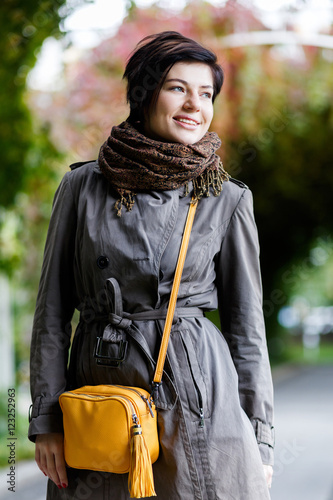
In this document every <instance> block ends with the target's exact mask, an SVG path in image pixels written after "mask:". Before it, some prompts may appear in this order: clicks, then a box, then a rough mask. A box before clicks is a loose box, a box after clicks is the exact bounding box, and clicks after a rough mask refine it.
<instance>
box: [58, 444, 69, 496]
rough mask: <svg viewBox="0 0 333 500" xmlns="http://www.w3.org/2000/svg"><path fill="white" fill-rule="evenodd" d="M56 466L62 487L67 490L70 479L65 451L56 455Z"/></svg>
mask: <svg viewBox="0 0 333 500" xmlns="http://www.w3.org/2000/svg"><path fill="white" fill-rule="evenodd" d="M55 465H56V469H57V473H58V477H59V481H60V484H61V486H62V487H63V488H67V486H68V478H67V470H66V463H65V459H64V453H63V450H61V451H59V452H58V453H56V454H55Z"/></svg>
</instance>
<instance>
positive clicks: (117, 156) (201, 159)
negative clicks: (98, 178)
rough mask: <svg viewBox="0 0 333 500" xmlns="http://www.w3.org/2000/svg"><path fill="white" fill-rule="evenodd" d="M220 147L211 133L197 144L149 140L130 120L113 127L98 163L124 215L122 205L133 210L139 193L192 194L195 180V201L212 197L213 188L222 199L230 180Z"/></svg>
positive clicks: (117, 208) (216, 136)
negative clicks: (190, 185) (218, 152)
mask: <svg viewBox="0 0 333 500" xmlns="http://www.w3.org/2000/svg"><path fill="white" fill-rule="evenodd" d="M220 145H221V141H220V139H219V137H218V135H217V134H215V132H207V133H206V134H205V136H204V137H203V138H202V139H201V140H200V141H199V142H197V143H195V144H190V145H184V144H180V143H170V142H161V141H156V140H154V139H149V138H148V137H146V136H145V135H143V134H141V133H140V132H139V131H138V130H137V129H136V128H134V127H133V126H132V125H131V124H130V123H129V122H127V121H125V122H123V123H121V124H120V125H119V126H117V127H113V128H112V130H111V135H110V136H109V138H108V139H107V141H106V142H105V143H104V144H103V145H102V147H101V149H100V152H99V157H98V163H99V167H100V169H101V172H102V173H103V175H104V176H105V177H106V178H107V180H108V181H109V182H110V184H111V185H112V187H113V188H114V189H115V190H116V191H117V192H118V193H119V195H120V197H119V199H118V201H117V202H116V204H115V208H116V210H117V214H118V216H121V209H122V205H124V206H125V207H126V208H127V210H131V209H132V207H133V205H134V196H135V194H136V193H137V192H139V191H149V190H154V191H158V190H169V189H178V188H179V187H180V186H184V187H185V193H186V194H188V193H189V190H188V183H189V182H190V181H192V183H193V196H194V198H195V199H197V200H199V199H200V198H202V197H203V196H209V189H210V187H211V188H212V190H213V193H214V195H215V196H218V195H219V194H220V193H221V191H222V184H223V181H225V180H228V178H229V175H228V174H227V172H226V171H225V170H224V169H223V166H222V163H221V160H220V158H219V156H217V155H216V154H215V151H216V150H217V149H218V148H219V147H220Z"/></svg>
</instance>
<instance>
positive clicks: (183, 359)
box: [173, 330, 210, 427]
mask: <svg viewBox="0 0 333 500" xmlns="http://www.w3.org/2000/svg"><path fill="white" fill-rule="evenodd" d="M173 345H174V348H175V353H176V356H177V359H178V365H179V369H180V372H181V377H182V381H183V384H184V386H185V390H186V395H187V399H188V405H189V408H190V410H191V413H192V415H193V418H192V420H193V421H198V423H199V426H201V427H203V426H204V419H205V418H208V417H210V408H209V400H208V393H207V386H206V383H205V380H204V375H203V373H202V370H201V368H200V363H199V360H198V357H197V354H196V349H195V346H194V343H193V340H192V336H191V331H190V330H179V331H174V332H173Z"/></svg>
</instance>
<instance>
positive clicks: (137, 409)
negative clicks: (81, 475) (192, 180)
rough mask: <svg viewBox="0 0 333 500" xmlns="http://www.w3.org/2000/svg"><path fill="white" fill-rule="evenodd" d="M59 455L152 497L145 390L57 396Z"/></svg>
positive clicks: (152, 448)
mask: <svg viewBox="0 0 333 500" xmlns="http://www.w3.org/2000/svg"><path fill="white" fill-rule="evenodd" d="M196 206H197V202H193V201H191V203H190V207H189V211H188V215H187V219H186V224H185V229H184V234H183V238H182V243H181V247H180V251H179V256H178V261H177V267H176V271H175V276H174V281H173V286H172V290H171V295H170V301H169V306H168V310H167V315H166V320H165V325H164V331H163V337H162V341H161V347H160V351H159V356H158V360H157V364H156V369H155V374H154V379H153V386H155V387H158V385H159V384H160V383H161V380H162V374H163V367H164V362H165V357H166V352H167V348H168V342H169V337H170V331H171V326H172V321H173V317H174V313H175V308H176V302H177V295H178V290H179V285H180V280H181V275H182V272H183V267H184V262H185V257H186V252H187V247H188V242H189V238H190V233H191V229H192V224H193V219H194V214H195V210H196ZM59 402H60V406H61V409H62V412H63V424H64V451H65V460H66V463H67V465H68V466H69V467H73V468H76V469H89V470H95V471H103V472H113V473H116V474H123V473H127V472H128V473H129V475H128V486H129V491H130V495H131V497H132V498H143V497H150V496H156V493H155V489H154V480H153V471H152V463H154V462H155V461H156V460H157V458H158V455H159V440H158V429H157V412H156V407H155V404H154V401H153V399H152V396H151V395H150V394H149V393H148V392H147V391H146V390H144V389H141V388H138V387H126V386H120V385H97V386H84V387H80V388H79V389H75V390H73V391H67V392H64V393H63V394H61V396H60V398H59Z"/></svg>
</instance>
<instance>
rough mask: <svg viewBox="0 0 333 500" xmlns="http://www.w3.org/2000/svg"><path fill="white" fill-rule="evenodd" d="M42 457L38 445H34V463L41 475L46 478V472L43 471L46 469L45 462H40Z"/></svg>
mask: <svg viewBox="0 0 333 500" xmlns="http://www.w3.org/2000/svg"><path fill="white" fill-rule="evenodd" d="M41 457H42V455H41V452H40V448H39V446H38V445H36V448H35V461H36V463H37V465H38V467H39V469H40V470H41V471H42V473H43V474H44V476H47V474H46V472H45V469H46V462H45V461H43V460H42V458H41Z"/></svg>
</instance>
